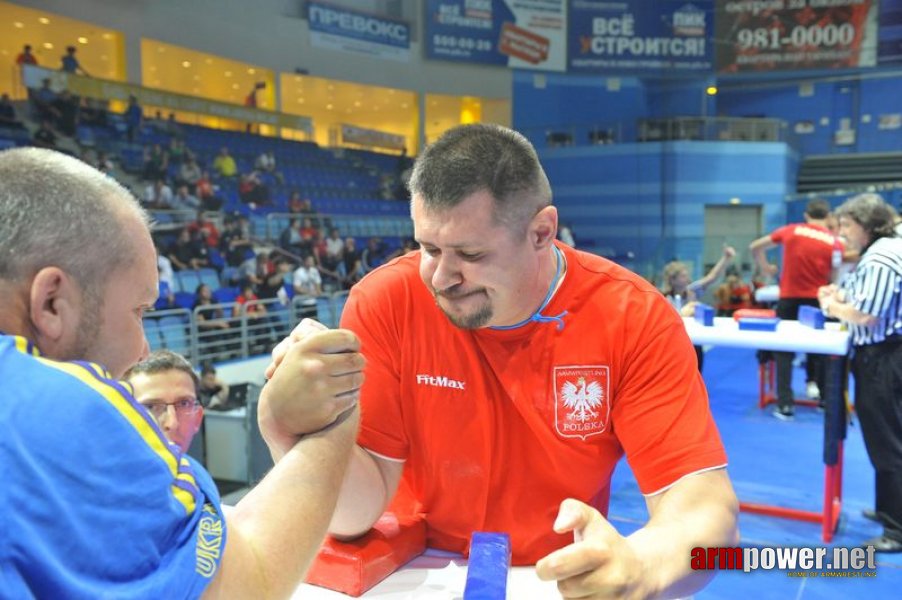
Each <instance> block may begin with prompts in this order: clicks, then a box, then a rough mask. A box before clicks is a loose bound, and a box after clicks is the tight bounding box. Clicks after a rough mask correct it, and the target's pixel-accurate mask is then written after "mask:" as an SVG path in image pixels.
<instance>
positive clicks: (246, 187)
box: [238, 171, 269, 208]
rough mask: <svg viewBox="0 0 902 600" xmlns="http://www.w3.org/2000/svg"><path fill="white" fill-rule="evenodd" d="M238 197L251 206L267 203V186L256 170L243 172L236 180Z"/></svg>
mask: <svg viewBox="0 0 902 600" xmlns="http://www.w3.org/2000/svg"><path fill="white" fill-rule="evenodd" d="M238 198H239V199H240V200H241V201H242V202H243V203H245V204H247V205H248V206H250V207H251V208H256V207H257V206H263V205H265V204H269V188H268V187H266V184H264V183H263V182H262V181H261V180H260V177H259V176H257V172H256V171H251V172H250V173H245V174H244V175H242V176H241V180H240V181H239V182H238Z"/></svg>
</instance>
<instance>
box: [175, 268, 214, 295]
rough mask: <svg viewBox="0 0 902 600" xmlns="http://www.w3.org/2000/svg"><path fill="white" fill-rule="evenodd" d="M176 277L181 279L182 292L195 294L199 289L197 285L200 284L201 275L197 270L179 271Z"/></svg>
mask: <svg viewBox="0 0 902 600" xmlns="http://www.w3.org/2000/svg"><path fill="white" fill-rule="evenodd" d="M175 278H176V279H177V280H178V281H179V286H178V287H179V288H180V290H179V291H182V292H191V293H192V294H193V293H195V292H196V291H197V286H199V285H200V275H198V273H197V271H192V270H185V271H177V272H176V274H175ZM214 287H215V286H214Z"/></svg>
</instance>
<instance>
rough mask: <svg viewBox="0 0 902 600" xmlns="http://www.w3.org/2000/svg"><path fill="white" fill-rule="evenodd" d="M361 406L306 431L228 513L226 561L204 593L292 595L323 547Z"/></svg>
mask: <svg viewBox="0 0 902 600" xmlns="http://www.w3.org/2000/svg"><path fill="white" fill-rule="evenodd" d="M358 418H359V411H357V410H356V409H355V410H354V413H353V414H352V415H351V417H350V418H348V419H346V420H345V421H343V422H342V423H341V424H340V425H338V426H336V427H334V428H332V429H329V430H328V431H325V432H323V433H319V434H314V435H310V436H305V437H303V438H301V439H300V441H298V442H297V443H296V444H295V445H294V446H293V447H292V448H291V449H290V450H288V451H287V452H286V453H285V454H284V455H283V456H282V458H281V460H279V462H278V463H277V464H276V466H275V467H274V468H273V470H272V471H271V472H270V473H269V474H268V475H267V476H266V477H265V478H264V479H263V481H261V482H260V484H259V485H257V487H255V488H254V489H253V490H252V491H251V492H250V493H249V494H248V495H247V496H245V497H244V498H243V499H242V500H241V502H239V503H238V505H237V506H236V507H235V508H234V509H231V510H229V511H228V512H226V524H227V527H228V529H227V538H226V547H225V551H224V553H223V557H222V562H221V564H220V567H219V570H218V571H217V573H216V575H215V577H214V579H213V581H212V583H211V584H210V586H209V587H208V588H207V590H206V591H205V593H204V596H203V597H204V598H228V599H231V598H289V597H290V596H291V595H292V594H293V593H294V590H295V589H296V588H297V586H298V585H299V584H300V582H301V581H302V580H303V577H304V575H305V573H306V571H307V568H308V567H309V566H310V563H311V562H312V560H313V558H314V556H315V555H316V552H317V551H318V550H319V547H320V544H321V543H322V540H323V537H324V536H325V534H326V527H327V526H328V524H329V519H330V517H331V515H332V510H333V508H334V507H335V500H336V497H337V494H338V490H339V487H340V485H341V480H342V476H343V474H344V470H345V466H346V464H347V460H348V455H349V453H350V451H351V450H352V448H353V445H354V439H355V438H356V435H357V424H358Z"/></svg>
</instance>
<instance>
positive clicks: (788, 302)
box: [774, 298, 824, 407]
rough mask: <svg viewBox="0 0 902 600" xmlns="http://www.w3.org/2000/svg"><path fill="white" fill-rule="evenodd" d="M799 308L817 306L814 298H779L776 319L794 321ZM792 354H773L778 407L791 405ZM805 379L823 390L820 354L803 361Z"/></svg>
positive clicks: (810, 355) (811, 355)
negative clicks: (775, 368) (775, 367)
mask: <svg viewBox="0 0 902 600" xmlns="http://www.w3.org/2000/svg"><path fill="white" fill-rule="evenodd" d="M800 306H818V303H817V300H816V299H814V298H781V299H780V301H779V302H777V317H779V318H780V319H787V320H791V321H795V320H797V319H798V318H799V307H800ZM794 357H795V353H794V352H774V362H775V363H776V365H777V403H778V404H779V406H780V407H791V406H792V405H793V393H792V359H793V358H794ZM805 372H806V374H807V377H806V379H807V380H808V381H813V382H815V383H817V387H818V388H819V389H823V388H824V357H823V355H820V354H809V355H808V356H807V358H806V359H805Z"/></svg>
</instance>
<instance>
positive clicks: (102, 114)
mask: <svg viewBox="0 0 902 600" xmlns="http://www.w3.org/2000/svg"><path fill="white" fill-rule="evenodd" d="M78 122H79V123H80V124H82V125H89V126H94V127H106V126H107V123H108V119H107V110H106V108H105V107H104V105H103V103H102V102H101V101H99V100H94V99H93V98H88V97H84V98H82V99H81V108H79V109H78Z"/></svg>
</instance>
